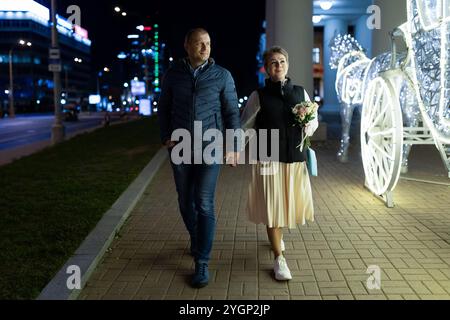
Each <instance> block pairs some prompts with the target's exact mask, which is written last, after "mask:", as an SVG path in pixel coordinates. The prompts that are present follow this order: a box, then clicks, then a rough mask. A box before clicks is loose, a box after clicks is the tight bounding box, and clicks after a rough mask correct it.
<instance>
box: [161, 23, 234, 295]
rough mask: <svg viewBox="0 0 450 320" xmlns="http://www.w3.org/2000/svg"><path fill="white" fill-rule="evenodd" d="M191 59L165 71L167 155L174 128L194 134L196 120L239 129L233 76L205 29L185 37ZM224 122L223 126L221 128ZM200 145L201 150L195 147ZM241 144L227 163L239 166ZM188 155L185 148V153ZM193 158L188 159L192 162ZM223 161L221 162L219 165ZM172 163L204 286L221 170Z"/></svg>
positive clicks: (197, 281)
mask: <svg viewBox="0 0 450 320" xmlns="http://www.w3.org/2000/svg"><path fill="white" fill-rule="evenodd" d="M184 48H185V50H186V52H187V55H188V56H187V58H184V59H182V60H180V61H178V62H176V63H175V64H174V65H173V66H172V67H171V68H170V69H169V70H167V72H166V74H165V76H164V80H163V83H162V90H161V96H160V99H159V105H158V117H159V122H160V130H161V142H162V143H163V144H164V145H165V146H166V147H167V148H168V150H169V152H170V151H171V150H172V148H173V147H174V146H175V145H176V144H177V143H179V142H180V141H172V140H171V136H172V133H173V132H174V131H175V130H176V129H184V130H187V131H188V132H189V133H190V136H191V138H192V137H194V138H197V139H198V138H199V139H201V137H196V136H195V135H194V127H195V125H196V124H195V123H194V122H195V121H201V130H202V133H204V132H205V131H206V130H208V129H218V130H220V131H223V130H224V129H240V116H239V109H238V102H237V95H236V88H235V85H234V80H233V78H232V76H231V74H230V72H229V71H228V70H226V69H224V68H222V67H220V66H218V65H217V64H215V62H214V60H213V59H212V58H210V53H211V39H210V37H209V34H208V32H207V31H206V30H205V29H202V28H197V29H193V30H190V31H189V32H188V33H187V34H186V37H185V41H184ZM223 124H224V126H223ZM195 145H197V146H199V145H200V150H198V148H197V150H196V149H195ZM191 146H194V147H191V149H190V150H188V151H191V153H194V154H195V153H196V152H197V153H199V152H200V154H202V151H203V150H204V149H205V143H204V142H203V141H202V142H200V143H195V142H194V143H192V144H191ZM238 147H239V146H237V145H236V146H235V148H234V149H233V150H231V151H230V152H227V154H226V157H225V158H226V162H227V164H229V165H231V166H233V167H234V166H236V164H237V161H238V160H239V153H238V152H235V151H238ZM184 151H186V150H184ZM194 154H191V156H190V158H191V159H194ZM219 162H220V161H219ZM171 164H172V169H173V174H174V178H175V184H176V189H177V192H178V204H179V208H180V212H181V215H182V217H183V221H184V223H185V225H186V229H187V230H188V232H189V235H190V238H191V255H193V257H194V259H195V273H194V275H193V277H192V280H191V285H192V286H193V287H195V288H201V287H204V286H206V285H207V284H208V281H209V271H208V262H209V259H210V253H211V248H212V244H213V240H214V233H215V224H216V218H215V209H214V194H215V188H216V182H217V178H218V176H219V170H220V166H219V163H218V162H214V163H213V164H208V163H205V161H201V164H198V163H197V162H196V161H192V162H190V163H181V164H175V163H174V161H173V158H172V157H171Z"/></svg>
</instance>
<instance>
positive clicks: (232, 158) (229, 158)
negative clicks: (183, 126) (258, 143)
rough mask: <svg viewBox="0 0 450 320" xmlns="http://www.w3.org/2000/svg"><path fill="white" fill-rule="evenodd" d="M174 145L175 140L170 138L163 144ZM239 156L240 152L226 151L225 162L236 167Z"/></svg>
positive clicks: (168, 146)
mask: <svg viewBox="0 0 450 320" xmlns="http://www.w3.org/2000/svg"><path fill="white" fill-rule="evenodd" d="M175 145H176V142H175V141H171V140H167V141H166V142H165V143H164V146H165V147H166V148H168V149H169V148H172V147H174V146H175ZM239 157H240V152H227V153H226V155H225V158H224V160H225V164H227V165H229V166H232V167H236V166H237V164H238V161H239Z"/></svg>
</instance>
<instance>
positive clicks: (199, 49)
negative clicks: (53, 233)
mask: <svg viewBox="0 0 450 320" xmlns="http://www.w3.org/2000/svg"><path fill="white" fill-rule="evenodd" d="M185 49H186V52H187V54H188V56H189V60H191V61H192V62H205V61H206V60H208V59H209V55H210V54H211V39H210V38H209V34H207V33H199V32H197V33H194V34H193V35H192V36H191V39H190V41H189V42H187V43H186V44H185Z"/></svg>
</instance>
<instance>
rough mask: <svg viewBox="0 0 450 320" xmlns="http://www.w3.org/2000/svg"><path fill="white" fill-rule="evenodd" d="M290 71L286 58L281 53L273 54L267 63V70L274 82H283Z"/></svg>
mask: <svg viewBox="0 0 450 320" xmlns="http://www.w3.org/2000/svg"><path fill="white" fill-rule="evenodd" d="M288 69H289V64H288V62H287V60H286V57H285V56H284V55H282V54H281V53H273V54H272V55H271V56H270V57H269V59H268V60H267V63H266V70H267V73H268V74H269V77H270V79H272V81H274V82H278V81H283V80H284V79H286V75H287V72H288Z"/></svg>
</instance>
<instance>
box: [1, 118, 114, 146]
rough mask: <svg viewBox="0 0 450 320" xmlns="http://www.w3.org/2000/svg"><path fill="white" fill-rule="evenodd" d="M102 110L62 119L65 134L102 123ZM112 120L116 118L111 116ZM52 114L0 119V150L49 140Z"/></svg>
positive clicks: (52, 119)
mask: <svg viewBox="0 0 450 320" xmlns="http://www.w3.org/2000/svg"><path fill="white" fill-rule="evenodd" d="M103 117H104V113H103V112H96V113H91V114H90V115H88V114H87V113H85V114H80V116H79V120H78V121H74V122H68V121H64V122H63V124H64V127H65V132H66V136H67V135H72V134H74V133H77V132H80V131H84V130H86V129H89V128H93V127H97V126H99V125H101V124H102V121H103ZM111 120H112V121H114V120H117V119H116V117H112V119H111ZM53 122H54V117H53V115H47V114H46V115H34V116H19V117H16V118H14V119H8V118H6V119H2V120H0V151H4V150H8V149H14V148H17V147H22V146H25V145H27V144H32V143H36V142H40V141H45V140H50V138H51V128H52V125H53Z"/></svg>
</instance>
